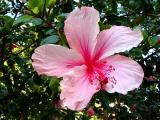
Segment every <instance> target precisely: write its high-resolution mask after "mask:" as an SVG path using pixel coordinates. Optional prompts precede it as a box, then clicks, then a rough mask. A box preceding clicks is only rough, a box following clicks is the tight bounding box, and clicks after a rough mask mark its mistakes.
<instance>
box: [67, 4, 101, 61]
mask: <svg viewBox="0 0 160 120" xmlns="http://www.w3.org/2000/svg"><path fill="white" fill-rule="evenodd" d="M98 21H99V13H98V11H97V10H95V9H94V8H92V7H82V8H81V9H79V8H77V9H75V10H74V11H73V12H71V13H70V14H69V16H68V18H67V19H66V21H65V26H64V32H65V35H66V38H67V40H68V43H69V45H70V47H71V48H73V49H75V50H77V51H78V52H79V53H81V54H82V55H83V56H84V58H88V57H89V56H90V55H91V53H92V52H93V49H94V47H95V43H96V37H97V34H98V33H99V26H98Z"/></svg>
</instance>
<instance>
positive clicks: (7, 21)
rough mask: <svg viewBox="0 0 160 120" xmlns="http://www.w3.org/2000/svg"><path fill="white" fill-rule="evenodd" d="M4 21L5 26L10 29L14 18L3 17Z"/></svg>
mask: <svg viewBox="0 0 160 120" xmlns="http://www.w3.org/2000/svg"><path fill="white" fill-rule="evenodd" d="M3 19H4V22H5V24H4V27H5V28H8V27H10V26H11V25H12V23H13V18H11V17H10V16H3Z"/></svg>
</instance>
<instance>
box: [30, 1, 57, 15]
mask: <svg viewBox="0 0 160 120" xmlns="http://www.w3.org/2000/svg"><path fill="white" fill-rule="evenodd" d="M55 2H56V0H46V1H45V0H28V8H29V9H31V10H32V11H33V13H34V14H38V13H40V12H42V11H43V10H44V9H46V8H47V7H49V6H50V7H53V6H54V4H55ZM44 7H45V8H44Z"/></svg>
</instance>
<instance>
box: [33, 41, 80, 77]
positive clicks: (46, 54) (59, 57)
mask: <svg viewBox="0 0 160 120" xmlns="http://www.w3.org/2000/svg"><path fill="white" fill-rule="evenodd" d="M32 60H33V62H32V65H33V68H34V69H35V70H36V71H37V73H38V74H39V75H41V74H45V75H48V76H60V75H62V74H64V73H65V72H66V71H68V70H70V69H71V68H73V67H74V66H77V65H81V64H82V63H83V58H82V57H81V56H80V55H79V54H78V53H76V52H75V51H74V50H72V49H68V48H65V47H62V46H59V45H53V44H48V45H43V46H40V47H38V48H36V49H35V53H34V54H33V55H32Z"/></svg>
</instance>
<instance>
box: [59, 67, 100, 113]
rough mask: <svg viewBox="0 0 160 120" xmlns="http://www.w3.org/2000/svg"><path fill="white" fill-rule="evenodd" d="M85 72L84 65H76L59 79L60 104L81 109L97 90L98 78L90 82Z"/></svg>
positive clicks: (72, 108) (73, 108) (98, 86)
mask: <svg viewBox="0 0 160 120" xmlns="http://www.w3.org/2000/svg"><path fill="white" fill-rule="evenodd" d="M85 73H86V66H84V65H83V66H80V67H76V68H75V69H74V70H73V71H70V72H69V73H68V74H66V75H65V76H64V77H63V80H62V81H61V88H62V92H61V95H60V99H61V100H62V105H63V106H66V107H68V108H69V109H71V110H76V111H81V110H83V109H84V108H85V107H86V106H87V104H88V102H89V101H90V100H91V98H92V96H93V95H94V94H95V93H96V92H98V91H99V88H100V85H99V81H98V80H93V83H92V84H91V83H90V81H89V80H88V77H87V75H86V74H85Z"/></svg>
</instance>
